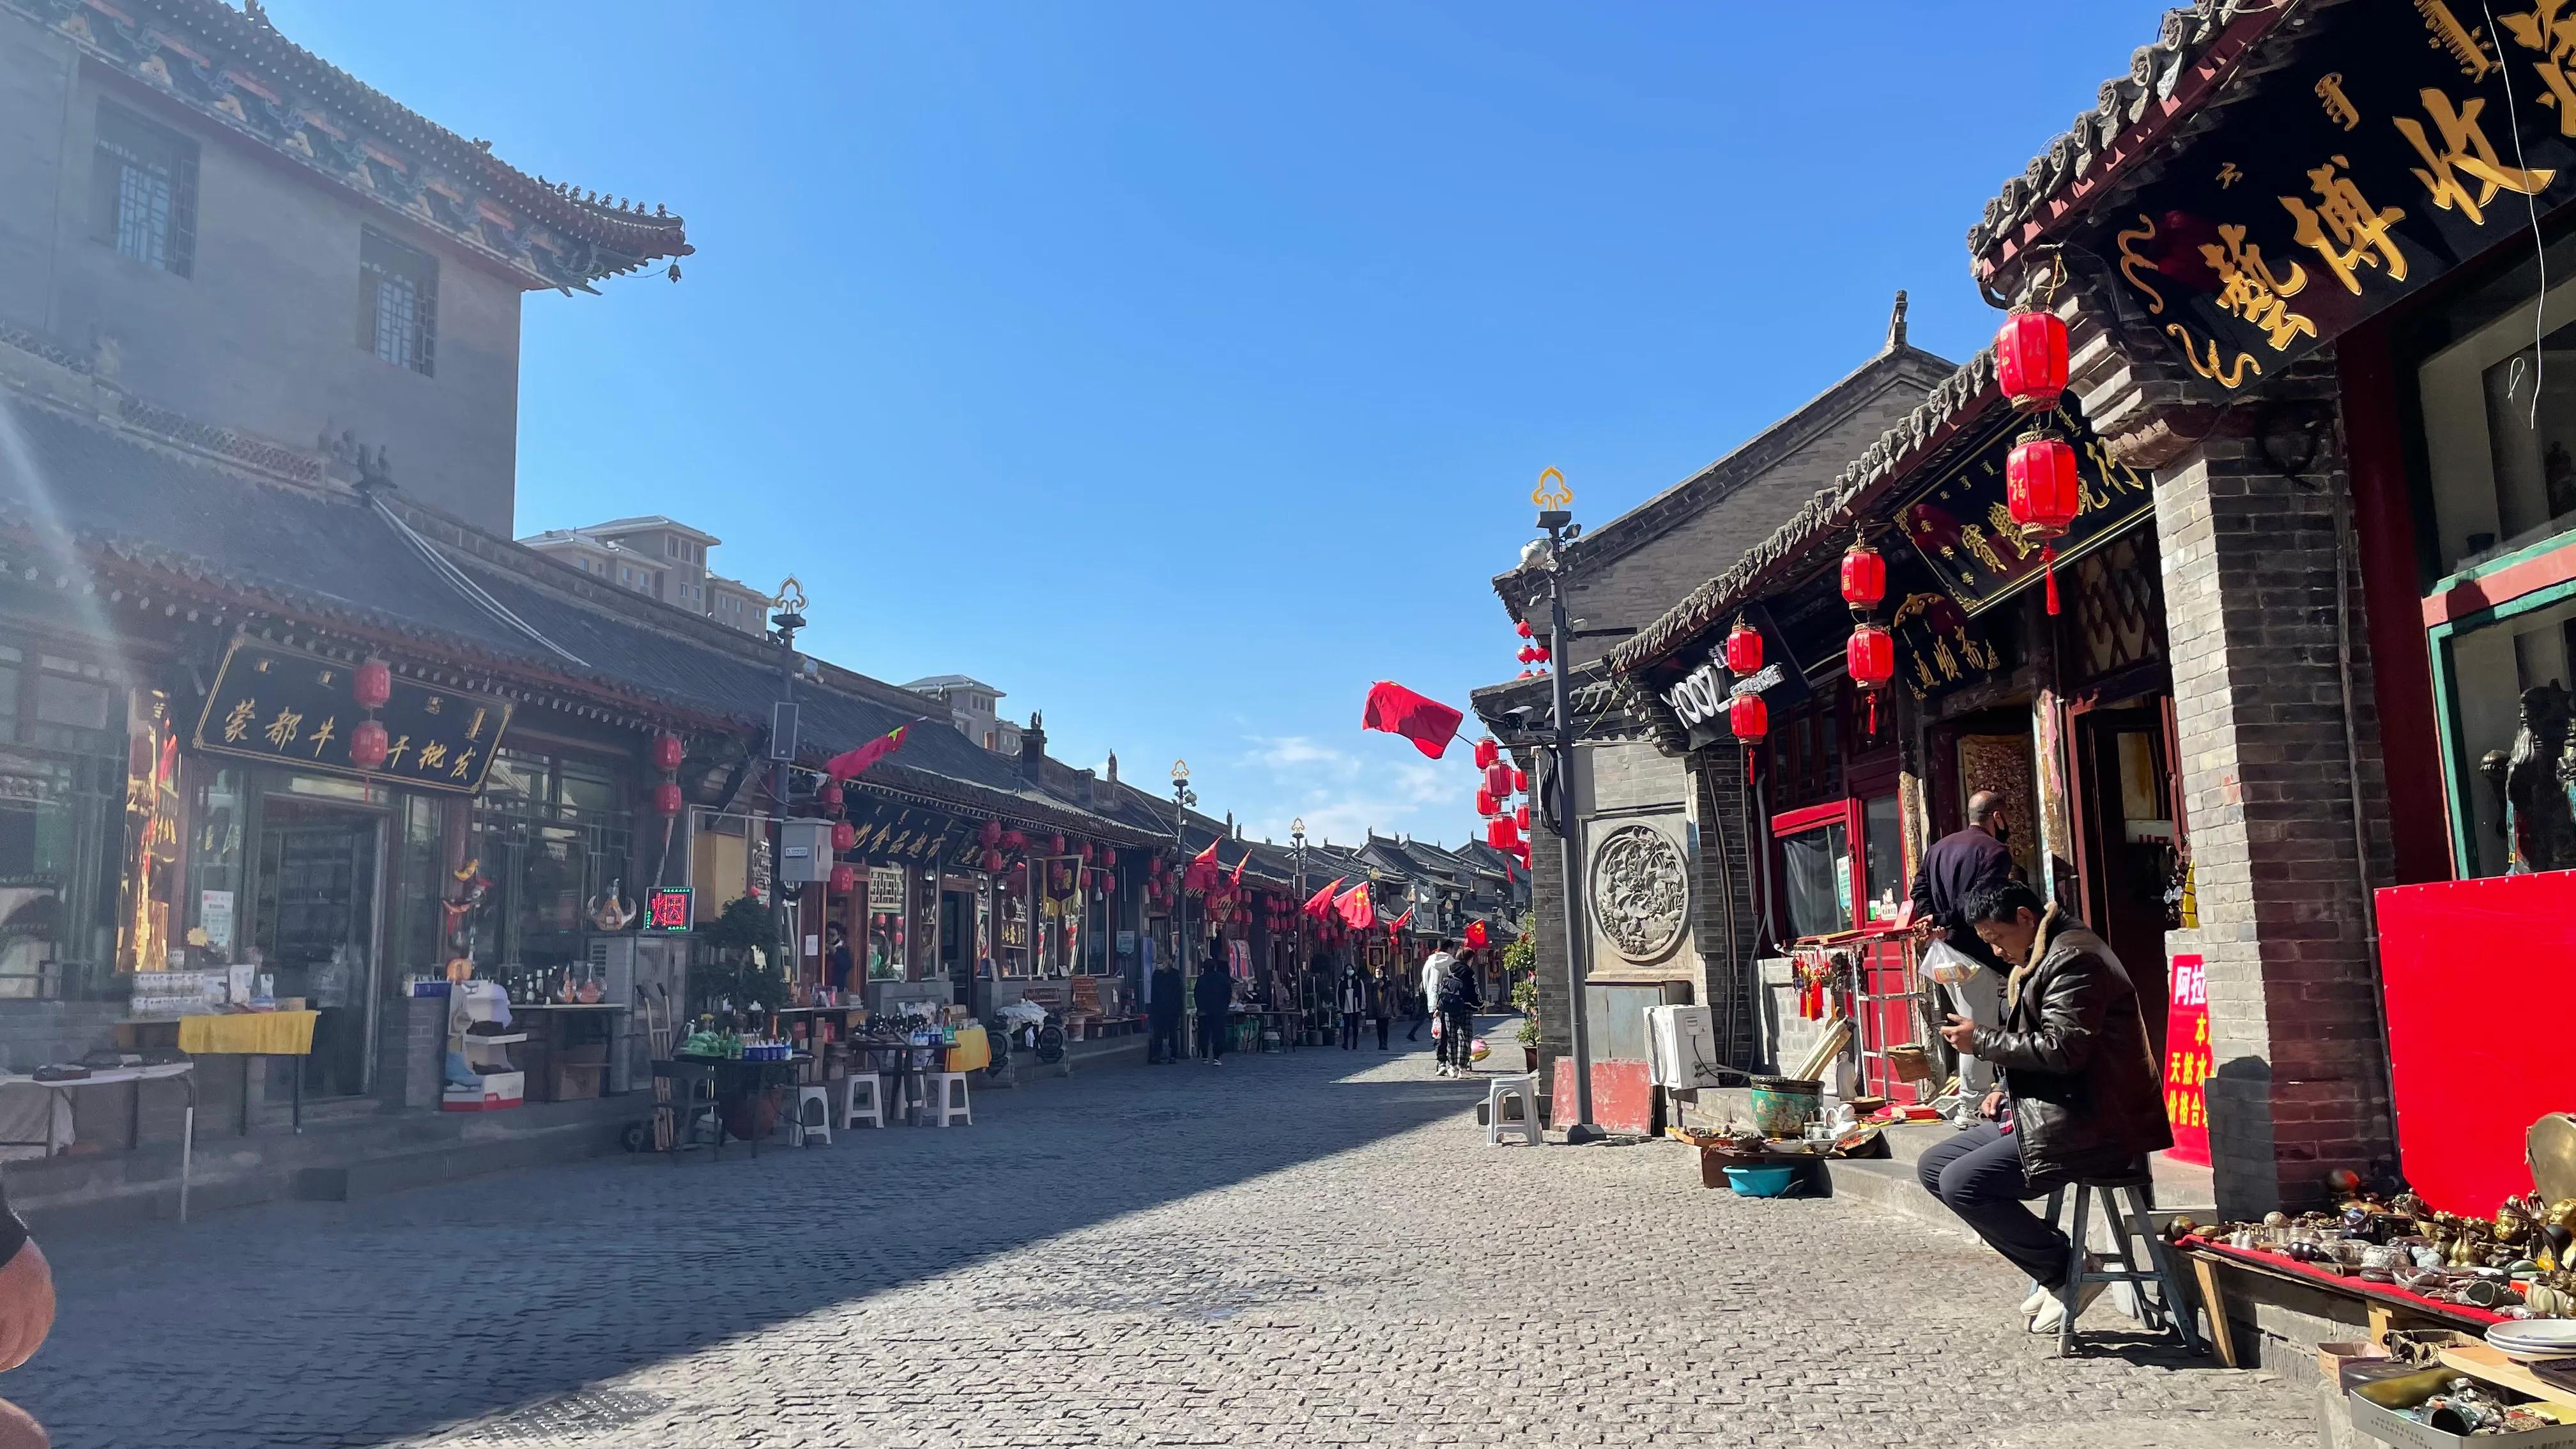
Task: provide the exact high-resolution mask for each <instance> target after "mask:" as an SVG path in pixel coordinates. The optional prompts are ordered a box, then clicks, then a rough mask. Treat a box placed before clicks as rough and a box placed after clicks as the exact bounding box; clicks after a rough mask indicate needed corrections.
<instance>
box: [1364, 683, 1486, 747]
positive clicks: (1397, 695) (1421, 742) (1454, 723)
mask: <svg viewBox="0 0 2576 1449" xmlns="http://www.w3.org/2000/svg"><path fill="white" fill-rule="evenodd" d="M1465 718H1466V715H1465V714H1463V713H1461V712H1460V711H1458V710H1454V709H1451V708H1450V707H1449V706H1447V705H1445V704H1442V703H1441V702H1440V701H1438V700H1436V699H1430V698H1426V697H1425V696H1423V695H1419V694H1416V693H1414V692H1413V691H1412V690H1409V689H1407V688H1405V687H1404V686H1403V685H1401V684H1396V683H1393V682H1392V681H1389V680H1384V679H1381V680H1379V681H1378V682H1377V683H1375V684H1372V685H1370V686H1369V692H1368V707H1367V708H1366V709H1365V710H1363V711H1361V713H1360V728H1362V729H1367V730H1384V731H1385V732H1387V733H1388V734H1391V735H1402V736H1404V737H1405V738H1406V739H1408V740H1411V741H1413V747H1414V748H1415V749H1417V750H1420V751H1421V752H1422V753H1424V754H1425V755H1428V756H1430V757H1431V758H1432V759H1435V760H1436V759H1439V758H1440V756H1441V755H1442V754H1443V753H1444V752H1446V751H1447V750H1448V748H1449V742H1450V741H1451V740H1454V739H1456V738H1457V737H1458V725H1459V722H1460V721H1462V720H1464V719H1465Z"/></svg>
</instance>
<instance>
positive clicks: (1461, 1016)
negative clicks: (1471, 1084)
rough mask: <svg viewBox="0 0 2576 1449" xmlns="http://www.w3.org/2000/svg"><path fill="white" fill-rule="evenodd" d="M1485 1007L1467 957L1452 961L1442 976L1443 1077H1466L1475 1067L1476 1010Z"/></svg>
mask: <svg viewBox="0 0 2576 1449" xmlns="http://www.w3.org/2000/svg"><path fill="white" fill-rule="evenodd" d="M1484 1004H1485V998H1484V993H1482V992H1481V991H1479V990H1477V988H1476V968H1475V966H1474V964H1473V963H1471V962H1469V961H1468V960H1467V958H1466V957H1464V956H1457V957H1452V958H1451V959H1450V962H1449V966H1448V969H1446V970H1444V971H1442V972H1441V973H1440V1050H1439V1052H1438V1053H1437V1055H1438V1056H1439V1058H1440V1068H1441V1075H1443V1076H1449V1077H1463V1076H1465V1075H1467V1073H1468V1071H1469V1070H1470V1069H1472V1068H1473V1067H1474V1066H1475V1042H1476V1008H1477V1007H1480V1006H1482V1005H1484Z"/></svg>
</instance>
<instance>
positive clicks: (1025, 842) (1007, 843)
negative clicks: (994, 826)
mask: <svg viewBox="0 0 2576 1449" xmlns="http://www.w3.org/2000/svg"><path fill="white" fill-rule="evenodd" d="M1002 848H1003V849H1004V850H1026V849H1028V848H1029V838H1028V837H1027V836H1025V835H1023V834H1021V833H1020V832H1018V831H1016V830H1005V831H1003V832H1002Z"/></svg>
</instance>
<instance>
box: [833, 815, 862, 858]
mask: <svg viewBox="0 0 2576 1449" xmlns="http://www.w3.org/2000/svg"><path fill="white" fill-rule="evenodd" d="M858 843H859V827H857V826H855V825H852V824H851V823H850V822H848V821H846V820H836V821H834V822H832V850H833V852H834V853H835V854H838V853H839V852H841V851H844V850H849V849H853V848H855V847H856V846H857V845H858Z"/></svg>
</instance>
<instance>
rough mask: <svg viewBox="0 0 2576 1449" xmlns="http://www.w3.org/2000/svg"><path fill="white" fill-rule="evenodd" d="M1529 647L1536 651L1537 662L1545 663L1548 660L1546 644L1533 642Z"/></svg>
mask: <svg viewBox="0 0 2576 1449" xmlns="http://www.w3.org/2000/svg"><path fill="white" fill-rule="evenodd" d="M1530 647H1531V648H1532V649H1534V650H1536V651H1537V653H1538V662H1539V663H1541V664H1545V663H1546V662H1547V660H1548V653H1547V646H1546V645H1544V644H1533V645H1531V646H1530Z"/></svg>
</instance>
